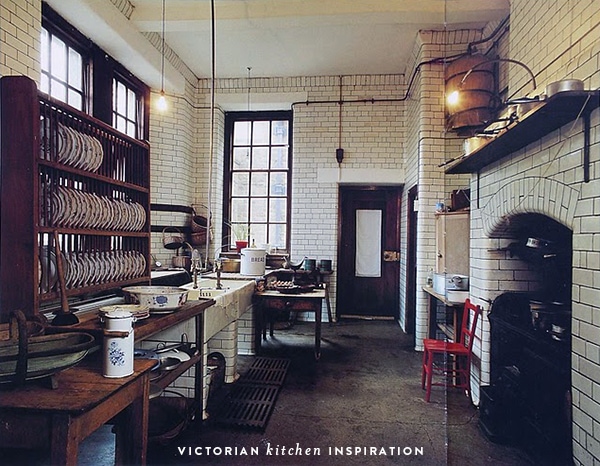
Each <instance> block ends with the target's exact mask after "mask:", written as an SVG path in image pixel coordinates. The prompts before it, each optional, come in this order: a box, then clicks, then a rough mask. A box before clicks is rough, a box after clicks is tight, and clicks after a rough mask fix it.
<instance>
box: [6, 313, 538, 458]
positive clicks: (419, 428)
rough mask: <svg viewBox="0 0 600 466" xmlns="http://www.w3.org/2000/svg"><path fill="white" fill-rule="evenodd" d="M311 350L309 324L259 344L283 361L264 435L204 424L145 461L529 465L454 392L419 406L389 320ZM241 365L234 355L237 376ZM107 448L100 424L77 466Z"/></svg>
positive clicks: (416, 368)
mask: <svg viewBox="0 0 600 466" xmlns="http://www.w3.org/2000/svg"><path fill="white" fill-rule="evenodd" d="M313 344H314V333H313V325H312V324H310V323H297V324H296V325H295V326H294V327H293V328H292V329H290V330H281V331H276V333H275V337H274V338H273V339H270V340H268V341H267V342H266V343H264V344H263V353H262V355H264V356H273V357H285V358H289V359H290V360H291V364H290V367H289V371H288V374H287V378H286V381H285V384H284V386H283V388H282V390H281V392H280V394H279V397H278V399H277V402H276V405H275V409H274V411H273V413H272V415H271V418H270V420H269V422H268V425H267V427H266V429H265V431H264V432H260V431H250V430H240V429H233V428H223V427H219V426H217V425H216V423H215V422H213V419H212V418H211V419H209V420H208V421H205V422H203V423H199V422H194V423H192V424H191V425H190V426H189V428H188V429H187V430H185V431H184V432H183V433H182V434H181V435H180V436H179V437H177V438H176V439H174V440H172V441H171V442H169V443H168V444H165V445H161V444H152V445H151V447H150V449H149V452H148V464H150V465H169V464H173V465H174V464H177V465H179V464H227V465H271V464H272V465H304V464H306V465H309V464H310V465H321V464H323V465H335V464H340V465H342V464H343V465H352V464H357V465H358V464H361V465H384V464H422V465H428V466H430V465H432V466H433V465H482V464H491V465H532V464H535V463H534V462H533V461H532V460H531V459H529V458H528V457H527V455H526V454H525V453H523V452H521V451H520V450H517V449H514V448H511V447H507V446H502V445H497V444H494V443H491V442H490V441H488V440H487V439H486V437H485V436H484V435H483V434H482V433H481V432H480V430H479V428H478V425H477V421H478V410H477V409H476V408H475V407H474V406H472V405H471V404H470V402H469V400H468V399H467V397H466V396H464V394H461V393H459V391H457V390H450V391H448V393H446V391H445V390H444V389H443V388H442V387H434V389H433V392H432V397H431V402H430V403H425V401H424V399H423V394H424V392H423V390H422V389H421V383H420V362H421V356H422V355H421V353H417V352H415V351H414V350H413V344H412V340H411V338H410V337H408V336H406V335H405V334H403V332H402V331H401V330H400V328H399V327H398V325H397V324H396V323H394V322H391V321H344V322H341V323H338V324H335V325H332V326H329V325H327V324H325V325H324V326H323V343H322V356H321V359H320V360H319V361H315V359H314V356H313ZM251 361H252V357H250V356H243V357H241V358H240V365H239V366H240V372H242V373H243V372H244V369H245V367H248V365H249V364H250V362H251ZM226 392H227V386H225V388H223V389H222V390H220V391H218V392H216V393H215V394H214V395H213V398H212V400H210V401H211V406H213V405H215V404H218V403H217V402H218V400H219V399H220V398H222V397H223V396H224V395H225V394H226ZM209 447H210V448H209ZM226 447H230V450H229V451H230V452H231V454H226V453H227V452H228V450H227V449H226ZM284 448H285V454H284ZM290 449H291V453H293V454H292V455H289V454H288V453H289V450H290ZM300 450H301V452H300ZM113 451H114V440H113V435H112V434H111V433H110V429H109V428H108V427H106V428H103V429H101V430H100V431H98V432H97V433H95V434H93V435H92V436H91V437H90V438H88V439H87V440H86V441H85V442H84V444H83V445H82V446H81V448H80V455H79V464H81V465H88V464H89V465H94V466H99V465H104V464H113ZM23 455H25V454H24V453H23ZM13 458H14V464H40V465H41V464H45V459H44V456H43V455H40V456H38V457H37V458H36V457H35V455H29V456H22V455H21V454H15V453H13V454H11V455H8V456H6V455H5V456H4V459H5V460H8V461H9V462H8V463H6V462H3V464H12V463H10V461H11V460H12V459H13Z"/></svg>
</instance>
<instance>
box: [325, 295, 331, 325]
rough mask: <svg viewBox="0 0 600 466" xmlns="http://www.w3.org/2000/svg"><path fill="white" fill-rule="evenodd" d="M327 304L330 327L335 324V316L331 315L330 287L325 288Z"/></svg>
mask: <svg viewBox="0 0 600 466" xmlns="http://www.w3.org/2000/svg"><path fill="white" fill-rule="evenodd" d="M325 303H326V304H327V317H328V318H329V325H332V324H333V316H332V315H331V302H330V301H329V287H325Z"/></svg>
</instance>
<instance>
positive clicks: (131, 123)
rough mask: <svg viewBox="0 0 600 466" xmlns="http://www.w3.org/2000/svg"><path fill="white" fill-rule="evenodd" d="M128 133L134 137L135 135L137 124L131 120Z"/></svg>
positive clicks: (128, 123) (128, 124)
mask: <svg viewBox="0 0 600 466" xmlns="http://www.w3.org/2000/svg"><path fill="white" fill-rule="evenodd" d="M127 135H128V136H131V137H132V138H134V137H135V124H134V123H133V122H131V121H128V122H127Z"/></svg>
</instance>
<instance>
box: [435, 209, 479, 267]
mask: <svg viewBox="0 0 600 466" xmlns="http://www.w3.org/2000/svg"><path fill="white" fill-rule="evenodd" d="M469 238H470V225H469V212H468V211H460V212H447V213H439V214H436V215H435V243H436V244H435V247H436V270H435V271H436V273H451V274H460V275H466V276H469Z"/></svg>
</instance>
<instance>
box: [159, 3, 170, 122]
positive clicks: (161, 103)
mask: <svg viewBox="0 0 600 466" xmlns="http://www.w3.org/2000/svg"><path fill="white" fill-rule="evenodd" d="M156 108H157V109H158V111H159V112H164V111H165V110H167V108H168V105H167V98H166V97H165V0H162V46H161V59H160V97H159V98H158V101H157V102H156Z"/></svg>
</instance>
